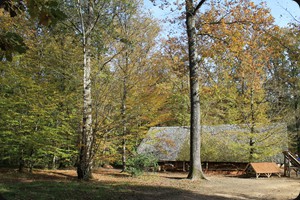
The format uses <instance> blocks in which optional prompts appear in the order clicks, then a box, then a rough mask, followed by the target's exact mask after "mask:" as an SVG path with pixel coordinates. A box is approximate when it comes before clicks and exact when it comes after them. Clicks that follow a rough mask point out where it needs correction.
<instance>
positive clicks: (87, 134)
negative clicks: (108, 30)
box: [77, 1, 94, 180]
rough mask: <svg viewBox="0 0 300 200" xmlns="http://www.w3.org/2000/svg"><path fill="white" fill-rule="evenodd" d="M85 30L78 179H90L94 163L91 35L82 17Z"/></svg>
mask: <svg viewBox="0 0 300 200" xmlns="http://www.w3.org/2000/svg"><path fill="white" fill-rule="evenodd" d="M87 15H88V16H87V25H86V27H87V28H90V27H92V20H93V4H92V1H88V13H87ZM82 32H83V70H84V77H83V123H82V133H81V141H80V152H79V163H78V166H77V175H78V179H84V180H89V179H90V178H91V175H92V165H93V143H94V135H93V127H92V125H93V123H92V85H91V49H90V48H91V35H90V34H87V33H86V30H85V26H84V23H83V19H82Z"/></svg>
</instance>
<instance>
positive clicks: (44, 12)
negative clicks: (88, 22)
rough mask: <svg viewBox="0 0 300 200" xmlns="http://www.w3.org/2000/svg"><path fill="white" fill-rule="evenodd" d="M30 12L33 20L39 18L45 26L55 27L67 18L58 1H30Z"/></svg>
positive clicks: (28, 2) (28, 3)
mask: <svg viewBox="0 0 300 200" xmlns="http://www.w3.org/2000/svg"><path fill="white" fill-rule="evenodd" d="M27 6H28V12H29V14H30V15H31V17H32V18H37V19H38V20H39V23H40V24H42V25H45V26H49V25H55V24H56V23H57V22H58V21H61V20H64V19H66V18H67V15H66V14H65V13H64V12H63V11H62V10H61V9H60V5H59V3H58V1H56V0H30V1H29V0H28V1H27Z"/></svg>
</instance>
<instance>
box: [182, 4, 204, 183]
mask: <svg viewBox="0 0 300 200" xmlns="http://www.w3.org/2000/svg"><path fill="white" fill-rule="evenodd" d="M201 2H202V3H204V1H201ZM201 2H200V3H201ZM199 5H200V4H199ZM199 5H198V6H197V7H198V9H199ZM201 5H202V4H201ZM201 5H200V6H201ZM196 11H197V10H196V8H194V5H193V0H186V26H187V35H188V47H189V69H190V101H191V122H190V123H191V126H190V143H191V144H190V171H189V174H188V178H189V179H192V180H198V179H203V178H205V177H204V174H203V171H202V166H201V158H200V147H201V134H200V130H201V129H200V95H199V65H198V63H197V51H196V27H195V21H196Z"/></svg>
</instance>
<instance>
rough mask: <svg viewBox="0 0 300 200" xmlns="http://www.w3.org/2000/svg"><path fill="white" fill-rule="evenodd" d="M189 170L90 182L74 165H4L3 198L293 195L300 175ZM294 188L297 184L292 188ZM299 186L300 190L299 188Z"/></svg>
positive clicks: (210, 199)
mask: <svg viewBox="0 0 300 200" xmlns="http://www.w3.org/2000/svg"><path fill="white" fill-rule="evenodd" d="M185 177H186V174H183V173H156V174H145V175H144V176H141V177H138V178H132V177H130V176H128V175H127V174H123V173H120V171H118V170H104V169H100V170H98V171H96V172H95V173H94V178H93V180H91V181H89V182H84V181H78V180H77V178H76V172H75V171H74V170H39V171H35V172H34V173H33V174H30V173H22V174H20V173H18V172H16V171H15V170H3V169H2V170H0V195H1V196H2V197H1V196H0V200H3V199H6V200H17V199H18V200H20V199H22V200H27V199H28V200H29V199H33V200H39V199H41V200H43V199H45V200H46V199H47V200H48V199H55V200H59V199H62V200H65V199H67V200H68V199H69V200H71V199H72V200H76V199H78V200H79V199H80V200H89V199H91V200H92V199H93V200H94V199H96V200H97V199H103V200H104V199H105V200H106V199H107V200H110V199H111V200H121V199H124V200H127V199H128V200H131V199H132V200H136V199H141V200H150V199H166V200H169V199H170V200H171V199H172V200H174V199H175V200H176V199H178V200H179V199H180V200H183V199H184V200H185V199H188V200H189V199H190V200H193V199H206V200H220V199H225V200H226V199H281V200H282V199H292V198H293V197H296V196H297V195H298V193H299V192H300V191H298V190H299V189H300V183H299V180H300V179H299V178H296V177H294V178H291V179H287V178H278V177H273V178H270V179H267V178H261V179H255V178H254V179H253V178H251V179H241V178H236V177H225V176H216V175H213V176H209V179H210V181H196V182H191V181H190V180H187V179H185ZM289 188H293V189H294V190H293V191H292V190H289ZM297 188H298V190H297Z"/></svg>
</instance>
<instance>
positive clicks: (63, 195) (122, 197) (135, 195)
mask: <svg viewBox="0 0 300 200" xmlns="http://www.w3.org/2000/svg"><path fill="white" fill-rule="evenodd" d="M3 188H4V189H3ZM1 193H2V196H3V197H4V199H6V200H16V199H22V200H27V199H28V200H29V199H36V200H38V199H45V200H46V199H64V200H77V199H78V200H97V199H101V200H102V199H103V200H152V199H155V200H158V199H159V200H183V199H184V200H194V199H195V200H196V199H197V200H201V199H204V200H227V199H228V200H229V199H235V198H233V197H222V196H221V195H220V194H219V195H204V194H197V193H193V192H191V191H187V190H182V189H178V188H171V187H155V186H137V185H128V184H126V183H124V184H120V183H118V184H115V183H114V184H112V183H104V182H97V183H96V182H94V183H90V182H42V181H36V182H31V183H18V184H15V185H10V184H1ZM243 198H246V199H247V197H243ZM236 199H240V198H236ZM248 199H254V198H248Z"/></svg>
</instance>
